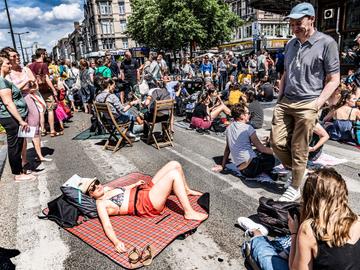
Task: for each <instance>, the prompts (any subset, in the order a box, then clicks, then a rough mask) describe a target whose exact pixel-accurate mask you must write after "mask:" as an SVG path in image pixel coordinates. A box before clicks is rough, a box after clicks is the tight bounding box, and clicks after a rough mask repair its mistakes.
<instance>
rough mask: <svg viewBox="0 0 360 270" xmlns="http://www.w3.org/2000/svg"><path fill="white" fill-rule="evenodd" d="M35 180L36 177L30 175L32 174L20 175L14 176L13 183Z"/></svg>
mask: <svg viewBox="0 0 360 270" xmlns="http://www.w3.org/2000/svg"><path fill="white" fill-rule="evenodd" d="M34 180H36V176H34V175H32V174H22V175H17V176H15V179H14V181H15V182H16V183H21V182H27V181H34Z"/></svg>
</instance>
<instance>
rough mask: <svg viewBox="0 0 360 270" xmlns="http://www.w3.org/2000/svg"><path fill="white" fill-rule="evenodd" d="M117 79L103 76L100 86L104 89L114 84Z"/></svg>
mask: <svg viewBox="0 0 360 270" xmlns="http://www.w3.org/2000/svg"><path fill="white" fill-rule="evenodd" d="M114 83H115V81H114V80H113V79H111V78H102V79H101V81H100V86H101V88H102V89H106V88H108V87H109V86H110V85H113V84H114Z"/></svg>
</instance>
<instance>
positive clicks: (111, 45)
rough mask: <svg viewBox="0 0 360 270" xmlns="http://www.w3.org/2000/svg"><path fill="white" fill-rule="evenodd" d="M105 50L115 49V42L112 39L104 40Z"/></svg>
mask: <svg viewBox="0 0 360 270" xmlns="http://www.w3.org/2000/svg"><path fill="white" fill-rule="evenodd" d="M103 49H105V50H112V49H115V40H114V39H112V38H107V39H104V40H103Z"/></svg>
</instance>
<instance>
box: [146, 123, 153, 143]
mask: <svg viewBox="0 0 360 270" xmlns="http://www.w3.org/2000/svg"><path fill="white" fill-rule="evenodd" d="M153 131H154V125H149V132H148V134H147V140H146V143H147V144H150V139H151V137H153V136H154V135H153Z"/></svg>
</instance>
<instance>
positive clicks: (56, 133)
mask: <svg viewBox="0 0 360 270" xmlns="http://www.w3.org/2000/svg"><path fill="white" fill-rule="evenodd" d="M60 135H61V133H59V132H50V136H51V137H57V136H60Z"/></svg>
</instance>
